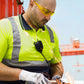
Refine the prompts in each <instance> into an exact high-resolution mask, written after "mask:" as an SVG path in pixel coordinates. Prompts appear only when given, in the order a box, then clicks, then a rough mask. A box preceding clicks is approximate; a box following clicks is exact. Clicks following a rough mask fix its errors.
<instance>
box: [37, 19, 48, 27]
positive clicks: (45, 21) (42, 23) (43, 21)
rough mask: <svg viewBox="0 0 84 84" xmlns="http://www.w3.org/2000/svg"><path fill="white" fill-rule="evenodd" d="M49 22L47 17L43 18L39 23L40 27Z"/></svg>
mask: <svg viewBox="0 0 84 84" xmlns="http://www.w3.org/2000/svg"><path fill="white" fill-rule="evenodd" d="M47 22H48V20H47V19H43V20H41V21H40V22H38V23H37V26H38V28H40V27H43V26H44V25H45V24H46V23H47Z"/></svg>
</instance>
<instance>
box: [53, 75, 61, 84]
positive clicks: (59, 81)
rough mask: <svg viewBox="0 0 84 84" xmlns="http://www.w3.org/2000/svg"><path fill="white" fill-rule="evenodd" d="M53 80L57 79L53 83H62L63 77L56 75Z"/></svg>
mask: <svg viewBox="0 0 84 84" xmlns="http://www.w3.org/2000/svg"><path fill="white" fill-rule="evenodd" d="M52 80H56V83H52V84H62V81H61V77H60V76H59V75H56V76H54V77H53V78H52Z"/></svg>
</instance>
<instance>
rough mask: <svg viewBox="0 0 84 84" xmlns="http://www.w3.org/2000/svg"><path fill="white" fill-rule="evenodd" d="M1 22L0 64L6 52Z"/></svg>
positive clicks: (4, 35)
mask: <svg viewBox="0 0 84 84" xmlns="http://www.w3.org/2000/svg"><path fill="white" fill-rule="evenodd" d="M2 25H3V21H0V62H2V60H3V58H4V56H5V54H6V51H7V39H6V32H5V28H3V26H4V25H5V24H4V25H3V26H2Z"/></svg>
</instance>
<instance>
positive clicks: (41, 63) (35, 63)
mask: <svg viewBox="0 0 84 84" xmlns="http://www.w3.org/2000/svg"><path fill="white" fill-rule="evenodd" d="M3 63H4V64H6V65H8V66H16V67H28V66H48V64H47V63H46V61H22V62H15V61H12V60H9V59H3ZM48 63H50V61H48Z"/></svg>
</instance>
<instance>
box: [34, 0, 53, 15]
mask: <svg viewBox="0 0 84 84" xmlns="http://www.w3.org/2000/svg"><path fill="white" fill-rule="evenodd" d="M34 3H35V4H36V5H37V7H38V8H39V10H40V11H41V12H42V13H43V14H44V15H46V16H48V15H51V16H52V15H53V14H54V12H51V11H50V10H48V9H46V8H44V7H42V6H41V5H39V4H38V3H37V2H36V1H34Z"/></svg>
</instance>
